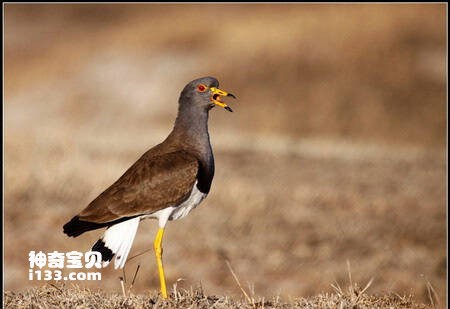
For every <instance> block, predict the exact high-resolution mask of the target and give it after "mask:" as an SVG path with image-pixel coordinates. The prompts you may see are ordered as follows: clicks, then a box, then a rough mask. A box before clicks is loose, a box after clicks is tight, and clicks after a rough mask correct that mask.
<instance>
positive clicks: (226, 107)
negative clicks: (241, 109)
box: [225, 106, 233, 113]
mask: <svg viewBox="0 0 450 309" xmlns="http://www.w3.org/2000/svg"><path fill="white" fill-rule="evenodd" d="M225 109H226V110H227V111H229V112H231V113H232V112H233V110H232V109H231V107H229V106H225Z"/></svg>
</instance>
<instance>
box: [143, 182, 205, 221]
mask: <svg viewBox="0 0 450 309" xmlns="http://www.w3.org/2000/svg"><path fill="white" fill-rule="evenodd" d="M205 197H206V194H205V193H202V192H200V190H199V189H197V182H195V184H194V188H192V192H191V195H189V197H188V199H187V200H185V201H184V202H183V203H181V204H180V205H179V206H170V207H167V208H164V209H161V210H158V211H156V212H154V213H152V214H150V215H144V216H141V219H145V218H156V219H158V221H159V227H164V226H165V225H166V223H167V220H178V219H181V218H183V217H185V216H187V214H188V213H189V212H190V211H191V210H192V209H194V208H195V207H197V205H198V204H200V203H201V201H203V199H204V198H205Z"/></svg>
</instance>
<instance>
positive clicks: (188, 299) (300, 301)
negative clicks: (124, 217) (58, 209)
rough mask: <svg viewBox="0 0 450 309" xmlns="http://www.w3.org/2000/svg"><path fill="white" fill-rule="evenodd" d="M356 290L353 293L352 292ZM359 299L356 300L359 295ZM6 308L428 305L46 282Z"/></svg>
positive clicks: (9, 295) (343, 296) (9, 298)
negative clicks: (129, 290)
mask: <svg viewBox="0 0 450 309" xmlns="http://www.w3.org/2000/svg"><path fill="white" fill-rule="evenodd" d="M352 293H353V294H352ZM355 297H356V298H357V299H356V298H355ZM4 301H5V303H4V308H54V307H64V308H342V309H344V308H351V309H353V308H359V309H363V308H408V309H412V308H429V307H428V306H426V305H424V304H418V303H416V302H414V300H413V298H412V297H411V296H400V295H396V294H390V295H381V296H380V295H366V294H363V293H362V294H358V292H355V291H349V292H346V293H329V294H328V293H327V294H318V295H316V296H313V297H308V298H292V299H290V300H289V301H284V300H282V299H281V298H280V297H273V298H271V299H265V298H259V297H258V298H252V299H251V300H250V301H249V300H245V299H238V298H230V297H226V296H215V295H206V294H205V293H204V292H203V291H202V290H201V289H192V288H191V289H190V290H184V289H182V290H177V291H175V292H173V293H171V295H170V299H169V300H164V299H162V298H161V297H159V296H158V295H157V294H155V293H150V294H145V295H133V294H132V295H129V296H127V297H124V296H122V295H119V294H107V293H105V292H104V291H101V290H99V291H94V290H90V289H86V288H80V287H78V286H71V287H66V286H54V285H53V286H52V285H44V286H42V287H39V288H33V289H30V290H27V291H24V292H6V293H5V295H4Z"/></svg>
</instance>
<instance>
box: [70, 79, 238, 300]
mask: <svg viewBox="0 0 450 309" xmlns="http://www.w3.org/2000/svg"><path fill="white" fill-rule="evenodd" d="M222 97H231V98H234V99H236V96H235V95H233V94H232V93H229V92H226V91H224V90H221V89H219V81H218V80H217V79H216V78H214V77H210V76H209V77H202V78H198V79H195V80H193V81H191V82H189V83H188V84H187V85H186V86H185V87H184V89H183V90H182V91H181V94H180V96H179V100H178V114H177V117H176V119H175V124H174V126H173V129H172V131H171V132H170V134H169V135H168V136H167V137H166V139H165V140H164V141H162V142H161V143H160V144H157V145H156V146H154V147H153V148H151V149H150V150H148V151H147V152H145V153H144V154H143V155H142V156H141V157H140V158H139V159H138V160H137V161H136V162H135V163H134V164H133V165H131V167H129V168H128V169H127V170H126V171H125V172H124V174H123V175H122V176H121V177H119V178H118V179H117V181H115V182H114V183H113V184H112V185H111V186H109V187H108V188H107V189H106V190H104V191H103V192H102V193H101V194H100V195H98V196H97V197H96V198H95V199H94V200H92V202H90V203H89V204H88V205H87V206H86V207H85V208H84V209H83V210H82V211H81V212H79V213H78V214H77V215H75V216H74V217H73V218H72V219H71V220H70V221H69V222H67V223H66V224H65V225H64V226H63V232H64V233H65V234H66V235H67V236H69V237H77V236H79V235H81V234H83V233H85V232H88V231H92V230H97V229H100V228H105V227H106V230H105V232H104V234H103V236H101V237H100V239H99V240H98V241H97V242H96V243H95V244H94V245H93V247H92V249H91V251H95V252H99V253H100V254H101V265H102V267H106V266H108V264H109V263H110V262H111V261H112V259H113V258H114V257H115V260H114V267H115V269H119V268H123V267H124V265H125V262H126V260H127V257H128V254H129V252H130V249H131V246H132V243H133V240H134V237H135V235H136V233H137V229H138V225H139V222H140V221H141V220H144V219H147V218H153V219H157V220H158V231H157V233H156V236H155V238H154V242H153V249H154V253H155V257H156V264H157V268H158V275H159V281H160V292H161V296H162V297H163V298H168V294H167V287H166V280H165V275H164V267H163V261H162V239H163V235H164V229H165V227H166V224H167V222H168V221H171V220H178V219H181V218H183V217H185V216H186V215H187V214H188V213H189V212H190V211H192V210H193V209H194V208H196V207H197V206H198V205H199V204H200V203H201V202H202V201H203V200H204V199H205V198H206V196H207V195H208V193H209V192H210V189H211V184H212V180H213V177H214V169H215V165H214V155H213V151H212V147H211V143H210V137H209V132H208V116H209V112H210V110H211V109H212V108H213V107H215V106H219V107H222V108H224V109H225V110H227V111H229V112H232V111H233V110H232V109H231V108H230V107H229V106H228V105H227V104H226V103H225V102H224V101H222Z"/></svg>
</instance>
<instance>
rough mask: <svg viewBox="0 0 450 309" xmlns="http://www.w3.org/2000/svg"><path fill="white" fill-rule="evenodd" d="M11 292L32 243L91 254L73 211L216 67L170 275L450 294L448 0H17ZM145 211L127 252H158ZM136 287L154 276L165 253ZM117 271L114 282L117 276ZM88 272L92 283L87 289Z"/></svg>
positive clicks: (10, 93)
mask: <svg viewBox="0 0 450 309" xmlns="http://www.w3.org/2000/svg"><path fill="white" fill-rule="evenodd" d="M4 9H5V11H4V25H5V30H4V34H5V38H4V64H5V69H4V91H5V92H4V99H5V103H4V112H5V119H4V129H5V131H4V132H5V133H4V146H5V148H4V151H5V178H4V179H5V202H4V214H5V217H4V218H5V219H4V220H5V221H4V223H5V288H6V289H13V290H14V289H16V290H17V289H23V288H25V287H27V286H33V285H37V284H42V282H36V281H34V282H30V281H28V278H27V275H28V261H27V258H28V252H29V251H30V250H44V251H53V250H58V251H69V250H79V251H81V250H87V249H88V248H89V247H90V245H91V243H93V242H94V241H95V240H96V239H97V238H98V237H99V235H100V233H99V232H92V233H89V234H86V235H83V236H81V237H79V238H77V239H68V238H66V237H65V235H63V233H62V225H63V224H64V223H65V222H66V221H68V220H69V219H70V218H71V216H72V215H74V214H75V213H77V212H78V211H79V210H81V209H82V208H84V206H86V205H87V204H88V203H89V202H90V201H91V200H92V199H93V198H95V197H96V196H97V195H98V194H99V193H100V192H101V191H102V190H103V189H104V188H105V187H106V186H108V185H110V184H111V183H112V182H113V181H115V180H116V179H117V178H118V177H119V176H120V175H121V174H122V173H123V172H124V171H125V169H126V168H127V167H128V166H129V165H131V164H132V163H133V162H134V161H135V160H136V159H137V158H138V157H139V156H140V155H141V154H142V153H143V152H144V151H145V150H147V149H148V148H150V147H151V146H153V145H154V144H156V143H158V142H160V141H161V140H162V139H163V138H164V137H165V136H166V135H167V134H168V133H169V132H170V130H171V128H172V124H173V121H174V118H175V115H176V110H177V105H176V104H177V99H178V96H179V93H180V91H181V89H182V88H183V87H184V85H185V84H186V83H187V82H189V81H191V80H193V79H195V78H198V77H202V76H215V77H217V78H218V79H219V81H220V82H221V84H220V86H221V88H223V89H224V90H227V91H230V92H232V93H234V94H236V95H237V97H238V100H236V101H235V102H229V103H230V105H231V106H232V107H233V109H234V110H235V112H234V113H233V114H230V113H226V112H225V111H223V110H219V109H214V110H213V111H212V113H211V117H210V134H211V139H212V143H213V147H214V150H215V154H216V170H217V174H216V177H215V180H214V182H213V187H212V192H211V194H210V196H209V197H208V199H207V200H206V201H205V202H204V203H203V204H202V205H201V206H200V207H199V208H197V209H196V210H195V211H194V212H193V213H191V214H190V216H189V217H187V218H185V219H183V220H181V221H176V222H173V223H171V224H169V226H168V228H167V236H166V238H165V243H164V248H165V261H166V268H167V276H168V280H169V285H170V284H171V283H174V282H175V281H176V280H177V279H178V278H184V279H186V280H185V281H182V282H180V283H179V285H181V286H191V285H196V284H199V282H201V284H202V286H203V288H204V289H205V291H206V292H208V293H217V294H222V295H223V294H233V293H234V294H237V295H239V293H240V291H239V289H238V288H237V286H236V284H235V283H234V281H233V278H232V276H231V274H230V272H229V271H228V268H227V267H226V263H225V261H226V260H229V261H230V263H231V265H232V266H233V268H234V269H235V271H236V273H237V275H238V276H239V277H240V279H241V281H242V282H244V283H249V284H250V285H252V286H253V287H254V292H255V293H256V294H258V295H267V296H269V295H277V294H280V295H281V296H283V297H287V296H299V295H301V296H307V295H312V294H315V293H318V292H320V291H331V290H332V289H331V288H330V284H331V283H333V282H334V281H335V280H336V281H337V282H340V283H341V284H342V285H345V284H346V282H347V268H346V261H347V260H349V261H350V263H351V265H352V270H353V272H354V273H353V277H354V280H356V281H361V285H363V284H365V282H367V281H368V280H369V279H370V278H371V277H375V281H374V284H373V286H372V287H371V291H372V292H380V291H383V292H391V291H392V292H399V293H413V294H415V295H416V296H417V297H418V299H420V300H423V301H429V296H428V290H427V285H428V286H429V284H431V285H432V286H433V288H434V289H435V290H436V293H437V296H433V297H436V298H437V299H439V300H440V301H441V302H443V301H444V300H445V288H446V281H445V276H446V271H447V268H446V253H445V243H446V221H445V216H446V209H445V201H446V199H445V192H446V185H445V183H446V180H447V178H446V173H445V168H446V163H445V162H446V161H445V156H446V152H445V149H446V125H447V118H446V113H447V95H446V89H447V71H446V67H447V41H446V38H447V33H446V24H447V19H446V10H447V5H445V4H363V5H360V4H359V5H357V4H336V5H330V4H315V5H313V4H246V5H241V4H170V5H165V4H158V5H156V4H95V5H94V4H54V5H53V4H52V5H50V4H47V5H43V4H20V5H19V4H6V5H4ZM155 229H156V222H154V221H148V222H143V223H142V224H141V226H140V229H139V232H138V237H137V239H136V241H135V244H134V245H133V249H132V250H133V251H132V253H131V255H133V253H134V254H136V253H139V252H142V251H144V250H146V249H148V248H151V244H152V240H153V237H154V233H155ZM139 263H140V264H141V265H142V269H141V271H140V273H139V276H138V280H137V283H136V285H135V287H134V289H135V290H136V291H138V292H139V291H145V290H146V289H148V288H157V287H158V282H157V276H156V268H155V265H154V261H153V255H151V254H149V253H147V254H145V255H142V256H140V257H139V258H136V259H134V260H133V261H132V262H131V261H130V263H129V264H128V269H127V272H128V273H129V274H128V276H132V274H133V273H134V270H135V267H136V265H137V264H139ZM119 275H121V273H120V272H114V271H113V270H111V269H109V268H108V269H106V270H105V271H104V277H103V280H102V283H101V285H99V284H98V283H89V284H90V286H94V287H101V288H104V289H111V290H114V291H120V285H119V282H118V280H117V277H118V276H119ZM89 284H88V285H89Z"/></svg>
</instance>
